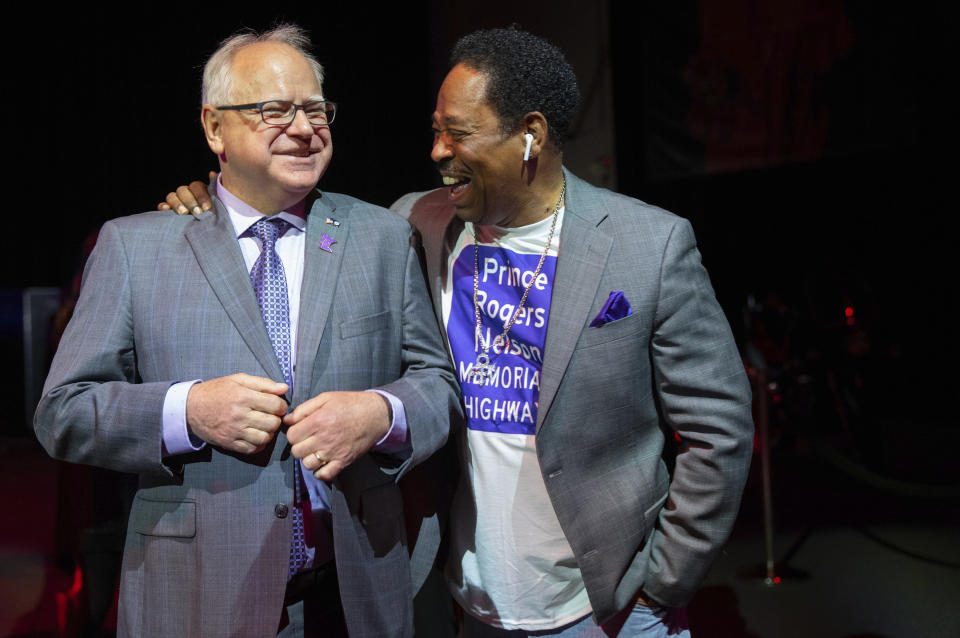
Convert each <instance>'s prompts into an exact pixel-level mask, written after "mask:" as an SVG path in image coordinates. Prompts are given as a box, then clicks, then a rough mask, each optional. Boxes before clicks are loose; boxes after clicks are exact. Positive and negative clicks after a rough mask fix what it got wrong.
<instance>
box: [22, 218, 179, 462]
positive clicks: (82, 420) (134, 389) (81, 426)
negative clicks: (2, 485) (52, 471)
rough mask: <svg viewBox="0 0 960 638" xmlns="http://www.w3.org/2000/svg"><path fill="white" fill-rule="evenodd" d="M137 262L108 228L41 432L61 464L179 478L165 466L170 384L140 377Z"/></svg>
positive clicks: (48, 393)
mask: <svg viewBox="0 0 960 638" xmlns="http://www.w3.org/2000/svg"><path fill="white" fill-rule="evenodd" d="M131 294H132V293H131V285H130V262H129V258H128V255H127V249H126V247H125V246H124V242H123V238H122V237H121V234H120V231H119V229H118V226H117V225H116V224H115V223H114V222H107V223H106V224H105V225H104V226H103V228H102V229H101V231H100V235H99V237H98V239H97V245H96V247H95V248H94V250H93V252H92V253H91V255H90V259H89V260H88V262H87V266H86V269H85V270H84V279H83V286H82V288H81V292H80V297H79V299H78V301H77V305H76V308H75V310H74V314H73V317H72V318H71V320H70V323H69V324H68V325H67V329H66V331H65V332H64V335H63V338H62V339H61V341H60V346H59V348H58V349H57V353H56V355H55V356H54V358H53V363H52V364H51V368H50V373H49V374H48V376H47V380H46V383H45V384H44V387H43V396H42V397H41V399H40V403H39V405H38V406H37V410H36V413H35V415H34V430H35V433H36V436H37V438H38V439H39V441H40V443H41V444H42V445H43V447H44V448H45V449H46V450H47V452H48V453H49V454H50V455H51V456H53V457H55V458H58V459H61V460H64V461H70V462H72V463H83V464H87V465H96V466H100V467H105V468H109V469H112V470H118V471H121V472H132V473H148V474H149V473H155V474H157V475H160V476H163V477H169V476H171V475H173V473H174V472H173V471H172V470H171V468H169V467H167V466H166V465H164V463H163V461H162V459H161V437H162V432H161V421H162V411H163V399H164V396H165V394H166V392H167V389H168V388H169V387H170V383H168V382H155V383H140V379H139V378H138V375H137V361H136V352H135V349H134V331H133V315H132V299H131Z"/></svg>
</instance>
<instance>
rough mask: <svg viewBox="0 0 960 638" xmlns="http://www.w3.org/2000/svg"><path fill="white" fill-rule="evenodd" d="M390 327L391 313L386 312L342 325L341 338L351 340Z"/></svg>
mask: <svg viewBox="0 0 960 638" xmlns="http://www.w3.org/2000/svg"><path fill="white" fill-rule="evenodd" d="M389 325H390V311H389V310H384V311H383V312H378V313H377V314H375V315H367V316H365V317H360V318H359V319H353V320H352V321H344V322H343V323H341V324H340V338H341V339H349V338H350V337H357V336H359V335H363V334H369V333H371V332H376V331H377V330H385V329H386V328H387V326H389Z"/></svg>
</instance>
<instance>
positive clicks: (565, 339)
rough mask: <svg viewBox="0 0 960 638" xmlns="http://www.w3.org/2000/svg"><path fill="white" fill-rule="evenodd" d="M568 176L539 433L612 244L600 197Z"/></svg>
mask: <svg viewBox="0 0 960 638" xmlns="http://www.w3.org/2000/svg"><path fill="white" fill-rule="evenodd" d="M564 173H565V174H566V176H567V196H566V205H565V206H566V208H565V210H564V215H563V228H562V229H561V231H560V251H559V253H558V256H557V272H556V276H555V277H554V283H553V296H552V297H551V301H550V319H549V323H548V325H547V340H546V343H545V344H544V352H543V372H542V375H541V384H540V400H539V405H538V408H537V432H539V431H540V427H541V426H542V425H543V422H544V420H545V419H546V416H547V414H548V413H549V411H550V406H551V405H552V404H553V400H554V398H555V397H556V395H557V389H558V388H559V387H560V381H561V380H562V379H563V375H564V373H565V372H566V369H567V365H568V364H569V363H570V357H571V356H572V355H573V348H574V346H575V345H576V343H577V340H578V339H579V338H580V332H581V330H583V327H584V326H585V325H586V323H587V318H588V315H589V312H590V307H591V306H592V304H593V300H594V298H595V297H596V295H597V286H598V285H599V284H600V277H601V276H602V275H603V271H604V268H605V267H606V263H607V256H608V255H609V254H610V248H611V246H612V245H613V238H612V237H610V236H609V235H608V234H606V233H604V232H602V231H601V230H600V224H601V223H602V222H603V220H604V219H605V218H606V216H607V214H606V211H605V210H604V209H603V208H602V207H601V206H598V205H597V203H596V202H597V200H596V198H591V197H590V196H589V193H588V192H587V191H588V189H589V188H590V187H589V186H588V185H587V184H585V183H584V182H582V181H581V180H580V179H578V178H576V177H574V176H573V175H571V174H570V173H569V172H567V171H566V169H564Z"/></svg>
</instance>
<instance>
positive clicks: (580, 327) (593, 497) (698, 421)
mask: <svg viewBox="0 0 960 638" xmlns="http://www.w3.org/2000/svg"><path fill="white" fill-rule="evenodd" d="M566 177H567V196H566V211H565V213H564V219H563V227H562V230H561V235H560V253H559V258H558V261H557V272H556V277H555V283H554V290H553V298H552V301H551V307H550V320H549V324H548V328H547V338H546V344H545V347H544V362H543V373H542V384H541V391H540V402H539V413H538V418H537V431H536V439H537V454H538V456H539V460H540V471H541V472H542V474H543V479H544V481H545V482H546V486H547V492H548V493H549V495H550V500H551V502H552V504H553V508H554V510H555V511H556V513H557V517H558V518H559V520H560V525H561V527H562V528H563V530H564V533H565V534H566V536H567V540H568V541H569V542H570V545H571V547H572V548H573V551H574V554H575V555H576V558H577V562H578V564H579V566H580V569H581V571H582V573H583V578H584V582H585V583H586V588H587V593H588V595H589V597H590V603H591V605H592V606H593V609H594V615H595V618H596V619H597V620H598V621H599V622H604V621H606V620H607V619H609V618H610V617H611V616H613V615H614V614H615V613H617V612H618V611H619V610H622V609H624V608H625V607H627V606H628V605H631V604H632V602H633V599H634V597H635V596H636V594H637V592H638V591H639V590H640V589H641V588H643V590H644V591H645V593H646V594H648V595H649V596H650V597H652V598H654V599H655V600H657V601H659V602H660V603H662V604H664V605H667V606H682V605H685V604H686V603H687V601H689V599H690V598H691V597H692V596H693V593H694V591H695V590H696V587H697V586H698V585H699V583H700V582H701V580H702V579H703V577H704V575H705V573H706V571H707V568H708V567H709V566H710V563H711V562H712V560H713V558H714V556H715V555H716V553H717V552H718V551H719V549H720V548H721V546H722V545H723V543H724V542H725V540H726V538H727V536H728V535H729V533H730V529H731V527H732V525H733V521H734V518H735V516H736V513H737V509H738V506H739V502H740V495H741V492H742V489H743V485H744V482H745V480H746V476H747V470H748V468H749V464H750V457H751V449H752V448H751V443H752V434H753V421H752V417H751V410H750V402H751V399H750V386H749V383H748V381H747V378H746V375H745V374H744V368H743V365H742V363H741V361H740V357H739V353H738V351H737V348H736V345H735V343H734V340H733V336H732V334H731V332H730V328H729V325H728V324H727V321H726V318H725V317H724V315H723V312H722V311H721V309H720V306H719V304H718V303H717V301H716V298H715V296H714V293H713V289H712V287H711V285H710V280H709V278H708V276H707V272H706V270H704V268H703V266H702V265H701V263H700V254H699V252H698V251H697V248H696V243H695V241H694V237H693V231H692V229H691V227H690V224H689V223H688V222H687V221H686V220H684V219H682V218H680V217H677V216H676V215H673V214H671V213H668V212H666V211H664V210H661V209H659V208H656V207H653V206H650V205H647V204H645V203H643V202H640V201H638V200H635V199H631V198H629V197H625V196H622V195H618V194H616V193H612V192H610V191H608V190H604V189H599V188H595V187H593V186H591V185H589V184H587V183H586V182H584V181H582V180H580V179H578V178H577V177H575V176H574V175H572V174H571V173H569V172H566ZM392 208H393V210H394V211H395V212H397V213H399V214H401V215H402V216H404V217H407V218H409V220H410V222H411V223H413V224H414V226H416V227H417V228H418V229H419V230H420V232H421V234H422V235H423V241H424V248H425V251H426V258H427V274H428V278H429V280H430V286H431V289H432V290H433V298H434V302H435V304H439V300H440V291H441V290H442V288H443V282H444V278H445V277H446V272H445V270H446V264H447V257H448V256H449V250H450V247H451V246H452V245H453V242H454V240H455V239H456V237H457V236H458V235H459V233H460V231H461V229H462V228H463V226H462V223H461V222H460V221H459V220H458V219H457V218H456V217H455V216H454V211H453V208H452V207H451V206H450V204H449V203H448V201H447V193H446V190H445V189H439V190H435V191H429V192H426V193H411V194H409V195H406V196H404V197H403V198H401V199H400V200H398V201H397V202H396V203H395V204H394V205H393V207H392ZM613 291H622V292H623V293H624V295H625V296H626V298H627V300H628V301H629V302H630V304H631V307H632V308H633V314H632V315H631V316H629V317H626V318H624V319H620V320H618V321H614V322H611V323H607V324H606V325H603V326H600V327H595V328H592V327H589V324H590V322H591V320H592V319H593V318H594V316H596V315H597V313H598V312H600V309H601V308H602V306H603V305H604V303H605V302H606V300H607V298H608V296H609V295H610V293H611V292H613ZM436 311H437V313H438V316H439V313H440V308H439V305H437V306H436ZM674 433H677V434H678V435H679V436H680V437H682V439H683V443H682V444H680V446H679V448H678V449H677V450H676V455H675V460H674V459H673V456H674V454H673V451H674V448H676V445H675V442H674ZM668 503H669V505H666V504H668ZM457 559H458V557H451V560H457Z"/></svg>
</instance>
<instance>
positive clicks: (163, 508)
mask: <svg viewBox="0 0 960 638" xmlns="http://www.w3.org/2000/svg"><path fill="white" fill-rule="evenodd" d="M130 523H131V527H132V528H133V530H134V531H135V532H137V533H138V534H143V535H144V536H167V537H173V538H193V537H195V536H196V535H197V504H196V502H194V501H155V500H151V499H146V498H142V497H139V496H138V497H136V498H135V499H134V501H133V507H132V508H131V510H130Z"/></svg>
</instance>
